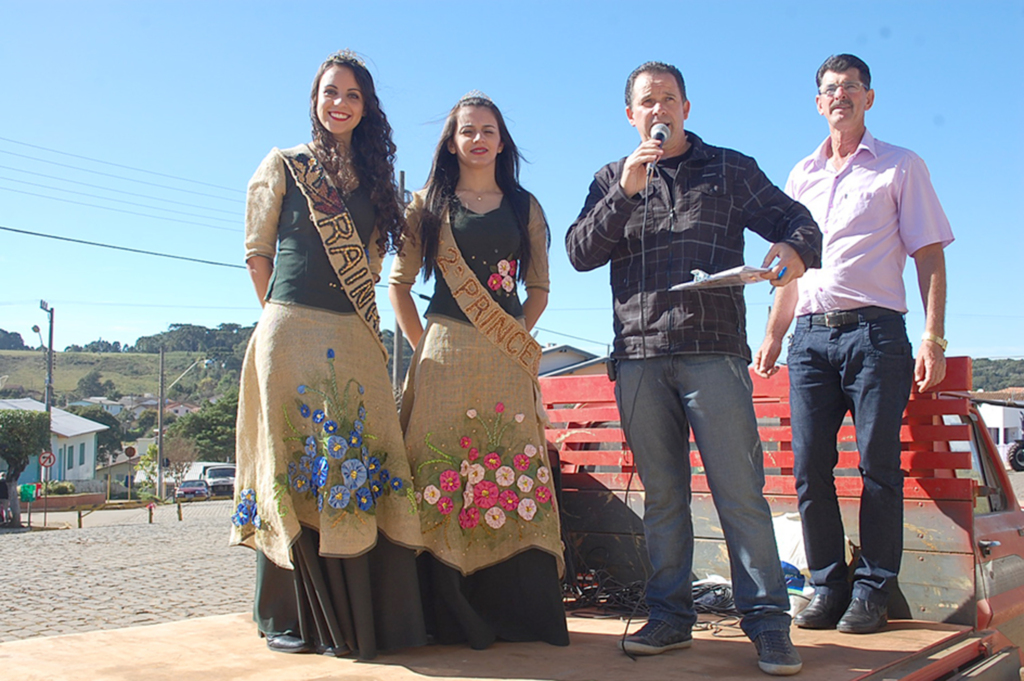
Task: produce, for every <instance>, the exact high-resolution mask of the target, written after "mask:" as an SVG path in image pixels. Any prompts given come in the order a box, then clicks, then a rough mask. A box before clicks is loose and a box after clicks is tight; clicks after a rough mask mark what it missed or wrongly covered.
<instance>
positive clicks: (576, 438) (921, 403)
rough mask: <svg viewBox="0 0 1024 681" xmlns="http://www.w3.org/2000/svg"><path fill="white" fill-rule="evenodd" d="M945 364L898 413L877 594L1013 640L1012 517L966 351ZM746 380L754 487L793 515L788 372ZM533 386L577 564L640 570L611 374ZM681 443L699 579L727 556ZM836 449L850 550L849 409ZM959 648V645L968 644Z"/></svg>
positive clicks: (911, 647)
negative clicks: (890, 576)
mask: <svg viewBox="0 0 1024 681" xmlns="http://www.w3.org/2000/svg"><path fill="white" fill-rule="evenodd" d="M947 367H948V370H947V376H946V379H945V380H944V381H943V383H942V384H941V385H940V386H939V387H938V389H937V390H936V391H932V392H929V393H925V394H920V393H917V392H915V393H914V394H913V395H912V397H911V400H910V403H909V404H908V406H907V409H906V412H905V414H904V420H903V424H904V425H903V428H902V432H901V441H902V449H903V451H902V464H903V468H904V470H905V471H906V475H907V477H906V481H905V485H904V497H905V499H904V517H905V524H904V556H903V564H902V569H901V572H900V577H899V587H898V590H897V592H896V593H895V594H894V598H892V599H891V600H890V603H889V611H890V618H891V619H896V620H924V621H927V622H936V623H945V624H956V625H962V626H964V627H967V628H968V629H978V628H992V629H996V628H998V629H999V630H1000V633H998V634H995V635H994V636H995V639H998V641H999V642H1000V643H999V644H998V647H1002V646H1004V645H1009V644H1010V643H1011V642H1012V643H1013V644H1014V645H1017V646H1021V645H1022V644H1024V514H1022V512H1021V509H1020V508H1019V506H1018V504H1017V501H1016V499H1015V497H1014V495H1013V494H1012V488H1011V487H1010V484H1009V480H1008V478H1007V477H1006V472H1005V470H1004V469H1003V467H1002V465H1001V463H1000V462H999V459H998V457H997V456H996V455H995V453H994V446H993V445H992V443H991V439H990V438H989V435H988V433H987V431H986V429H985V428H984V424H983V423H982V422H981V421H980V417H978V415H977V412H976V410H974V408H973V406H972V404H971V402H970V399H969V394H968V392H967V391H969V390H970V388H971V383H972V380H971V361H970V358H966V357H956V358H950V359H949V360H948V363H947ZM752 378H753V381H754V404H755V409H756V412H757V416H758V425H759V429H760V432H761V439H762V442H763V447H764V465H765V472H766V481H765V496H766V497H767V499H768V501H769V504H770V505H771V507H772V512H773V514H779V513H784V512H794V511H796V508H797V504H796V496H795V490H794V480H793V477H792V465H793V451H792V436H791V433H790V428H789V400H788V397H789V395H788V393H789V387H788V374H787V373H786V371H785V369H783V370H782V371H781V372H779V374H777V375H776V376H774V377H773V378H772V379H770V380H764V379H761V378H758V377H755V376H752ZM541 388H542V392H543V399H544V403H545V407H546V408H547V409H548V414H549V417H550V419H551V421H552V424H553V427H552V428H550V429H549V430H548V433H547V434H548V440H549V442H551V443H552V444H553V445H554V446H555V447H556V448H557V449H558V452H559V456H560V459H561V469H562V487H563V518H564V519H565V524H566V526H567V528H568V529H569V536H570V538H571V544H572V549H573V555H574V556H575V558H576V561H577V567H581V568H594V569H601V570H606V571H607V572H609V573H611V574H612V575H613V576H614V577H616V578H617V579H618V580H619V581H622V582H630V581H634V580H642V579H643V578H644V574H645V564H646V549H645V546H644V543H643V526H642V521H641V518H642V515H643V486H642V485H641V483H640V480H639V478H638V477H637V476H636V475H635V469H634V468H633V459H632V452H630V451H629V448H628V446H627V445H626V443H625V441H624V438H623V434H622V430H621V428H620V427H619V423H618V419H619V416H618V411H617V408H616V406H615V398H614V385H613V384H612V383H611V382H610V381H609V380H608V379H607V378H606V377H605V376H603V375H597V376H594V375H591V376H562V377H552V378H542V379H541ZM691 447H692V451H691V455H690V459H691V465H692V466H693V472H694V475H693V501H692V508H693V514H694V532H695V540H696V541H695V560H694V571H695V573H696V574H697V575H698V576H699V577H703V576H704V575H705V574H706V573H714V574H720V575H728V574H729V571H728V570H729V568H728V557H727V554H726V552H725V546H724V540H723V538H722V534H721V530H720V526H719V522H718V517H717V514H716V513H715V509H714V504H713V503H712V500H711V497H710V494H709V493H708V488H707V481H706V478H705V477H704V476H703V474H702V473H703V470H702V468H701V465H702V464H701V459H700V453H699V452H698V451H697V450H696V447H695V445H694V444H693V443H692V442H691ZM838 447H839V450H840V457H839V466H838V467H837V469H836V476H837V484H836V487H837V493H838V495H839V498H840V506H841V509H842V512H843V516H844V524H845V527H846V531H847V534H848V536H849V538H850V541H851V543H852V544H853V545H854V547H856V545H859V543H860V542H859V534H858V522H857V514H858V513H857V512H858V505H859V496H860V490H861V480H860V476H859V473H858V470H857V465H858V460H859V457H858V453H857V451H856V439H855V431H854V427H853V425H852V422H850V421H849V420H848V421H847V422H846V423H845V424H844V426H843V427H842V429H841V430H840V433H839V442H838ZM891 626H893V627H899V628H900V631H901V632H903V631H919V630H920V627H921V626H924V625H922V624H921V623H920V622H917V623H914V622H905V623H899V624H893V625H891ZM804 634H806V632H801V636H803V635H804ZM821 636H823V637H824V638H823V639H822V640H823V641H825V643H823V645H828V646H837V647H842V646H843V645H848V644H849V643H850V642H849V637H845V636H841V635H837V634H835V633H834V632H826V633H823V634H821ZM836 636H838V637H839V638H838V639H835V638H834V637H836ZM973 636H977V634H974V635H973ZM829 637H833V638H831V639H830V638H829ZM861 638H864V639H865V643H864V644H863V645H864V646H865V649H867V648H869V647H870V646H871V645H874V643H873V642H872V641H874V640H875V637H874V636H869V637H861ZM904 641H905V642H904V644H901V645H906V647H904V648H903V649H902V650H901V651H900V652H901V654H902V655H904V656H905V655H906V654H907V653H912V652H914V651H916V650H918V649H919V647H920V646H919V645H918V644H919V643H920V642H911V641H909V640H904ZM856 645H861V644H860V643H858V644H856ZM942 645H944V646H948V645H950V643H949V642H948V641H947V642H945V643H943V644H942ZM971 645H975V644H971ZM971 645H968V646H967V648H965V650H966V649H971V651H972V652H973V648H971ZM975 647H976V645H975ZM837 649H838V648H837ZM871 668H875V667H868V669H871ZM844 678H845V677H844ZM851 678H857V677H851ZM887 678H888V677H887ZM891 678H901V677H899V676H895V677H891ZM911 678H915V677H911ZM921 678H933V677H931V676H927V675H926V676H923V677H921Z"/></svg>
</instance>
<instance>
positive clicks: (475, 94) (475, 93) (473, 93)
mask: <svg viewBox="0 0 1024 681" xmlns="http://www.w3.org/2000/svg"><path fill="white" fill-rule="evenodd" d="M470 99H484V100H487V101H488V102H490V103H491V104H494V100H493V99H491V98H490V97H488V96H487V95H486V94H484V93H483V92H480V90H470V91H469V92H467V93H466V94H464V95H462V99H460V100H459V104H461V103H462V102H465V101H467V100H470Z"/></svg>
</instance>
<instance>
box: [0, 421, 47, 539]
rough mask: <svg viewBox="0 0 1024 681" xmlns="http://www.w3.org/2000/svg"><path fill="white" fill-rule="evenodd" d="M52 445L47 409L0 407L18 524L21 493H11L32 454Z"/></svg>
mask: <svg viewBox="0 0 1024 681" xmlns="http://www.w3.org/2000/svg"><path fill="white" fill-rule="evenodd" d="M49 448H50V415H49V414H48V413H46V412H45V411H22V410H20V409H2V410H0V459H3V460H4V462H5V463H6V464H7V479H6V480H5V481H4V484H6V485H7V489H8V498H9V499H10V500H11V510H12V511H13V512H14V522H15V524H20V523H21V515H20V509H19V508H18V495H17V494H11V493H10V492H12V491H13V486H14V485H15V484H16V483H17V482H18V478H19V477H21V474H22V473H23V472H24V471H25V469H26V468H27V467H28V461H29V458H30V457H32V456H35V455H36V454H39V453H41V452H43V451H46V450H47V449H49Z"/></svg>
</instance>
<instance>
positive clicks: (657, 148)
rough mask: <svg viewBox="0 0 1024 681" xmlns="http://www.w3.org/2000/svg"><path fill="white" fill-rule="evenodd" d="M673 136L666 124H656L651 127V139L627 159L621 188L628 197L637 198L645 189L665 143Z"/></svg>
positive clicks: (620, 184)
mask: <svg viewBox="0 0 1024 681" xmlns="http://www.w3.org/2000/svg"><path fill="white" fill-rule="evenodd" d="M671 136H672V130H671V129H670V128H669V127H668V126H667V125H665V124H664V123H656V124H654V125H653V126H652V127H651V135H650V137H649V138H648V139H647V140H645V141H644V142H642V143H641V144H640V146H638V147H637V148H636V149H635V150H634V151H633V153H632V154H630V155H629V157H628V158H627V159H626V165H625V167H623V169H622V177H621V178H620V179H619V186H621V187H622V190H623V191H624V192H625V193H626V195H627V196H635V195H636V194H639V193H640V191H641V190H642V189H643V188H644V184H645V182H646V180H647V178H648V177H649V175H650V173H651V172H653V170H654V167H655V166H656V165H657V163H658V159H659V158H661V156H662V154H663V151H662V147H663V146H664V143H665V142H666V141H667V140H668V139H669V137H671Z"/></svg>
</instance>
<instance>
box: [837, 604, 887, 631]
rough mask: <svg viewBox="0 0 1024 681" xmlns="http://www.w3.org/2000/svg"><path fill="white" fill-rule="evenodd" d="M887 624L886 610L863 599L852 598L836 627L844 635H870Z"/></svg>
mask: <svg viewBox="0 0 1024 681" xmlns="http://www.w3.org/2000/svg"><path fill="white" fill-rule="evenodd" d="M888 623H889V616H888V610H887V609H886V607H885V606H884V605H875V604H874V603H872V602H871V601H866V600H864V599H863V598H854V599H853V600H852V601H850V607H849V608H847V609H846V613H845V614H843V616H842V618H841V619H840V620H839V624H838V625H836V629H838V630H839V631H841V632H843V633H844V634H870V633H871V632H873V631H878V630H879V629H881V628H882V627H884V626H885V625H886V624H888Z"/></svg>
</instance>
